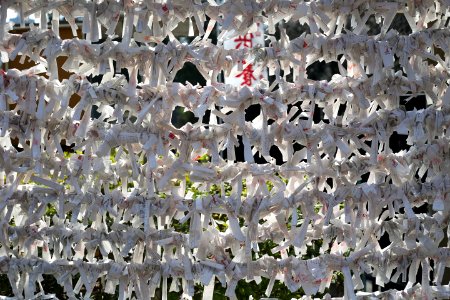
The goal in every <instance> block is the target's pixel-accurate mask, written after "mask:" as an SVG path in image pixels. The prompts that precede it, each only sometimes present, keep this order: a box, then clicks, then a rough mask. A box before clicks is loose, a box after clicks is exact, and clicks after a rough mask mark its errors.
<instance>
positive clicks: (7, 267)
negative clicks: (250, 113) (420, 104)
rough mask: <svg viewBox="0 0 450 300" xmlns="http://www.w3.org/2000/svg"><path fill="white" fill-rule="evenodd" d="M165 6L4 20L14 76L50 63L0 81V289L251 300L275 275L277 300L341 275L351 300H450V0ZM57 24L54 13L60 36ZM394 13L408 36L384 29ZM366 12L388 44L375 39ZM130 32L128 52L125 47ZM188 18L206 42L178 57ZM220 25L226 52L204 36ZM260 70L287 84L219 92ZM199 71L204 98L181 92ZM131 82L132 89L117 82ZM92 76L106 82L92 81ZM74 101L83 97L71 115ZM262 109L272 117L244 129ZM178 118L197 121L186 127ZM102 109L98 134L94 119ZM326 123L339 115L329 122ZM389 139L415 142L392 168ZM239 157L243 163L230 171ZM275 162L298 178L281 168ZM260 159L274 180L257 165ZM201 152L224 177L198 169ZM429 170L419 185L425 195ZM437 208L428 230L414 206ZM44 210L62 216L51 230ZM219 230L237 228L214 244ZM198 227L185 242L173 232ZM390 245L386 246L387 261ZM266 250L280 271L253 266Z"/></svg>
mask: <svg viewBox="0 0 450 300" xmlns="http://www.w3.org/2000/svg"><path fill="white" fill-rule="evenodd" d="M157 2H162V1H114V0H106V1H49V2H47V1H1V3H0V5H1V6H0V7H1V9H0V10H1V13H0V51H1V59H2V62H3V63H6V62H8V61H10V60H13V59H15V58H16V57H17V56H18V55H20V56H21V60H22V61H24V60H25V59H31V60H32V61H34V62H36V64H37V65H36V66H35V67H33V68H31V69H26V70H22V71H19V70H15V69H10V70H7V71H6V72H2V73H1V74H0V145H1V147H0V227H1V230H0V273H6V274H7V275H8V278H9V280H10V283H11V286H12V289H13V292H14V294H15V296H16V297H17V298H18V299H31V298H32V297H34V296H35V295H41V296H42V297H51V295H49V294H51V292H52V291H44V290H43V289H42V286H41V282H42V280H43V278H42V274H51V275H53V276H54V277H55V278H56V279H57V281H58V283H59V284H61V285H62V286H63V287H64V289H65V292H66V293H67V296H68V297H69V298H70V299H75V297H76V295H79V294H80V293H81V294H83V296H84V297H85V299H87V298H89V296H90V294H91V293H92V291H93V288H94V285H95V283H96V281H97V279H98V278H99V277H103V278H105V279H106V285H105V291H106V292H108V293H113V294H114V293H115V292H116V287H117V286H118V291H119V299H126V298H130V297H131V296H132V295H134V296H135V297H137V298H138V299H149V298H150V297H151V296H153V295H154V293H155V289H156V288H158V287H161V288H162V297H163V299H167V292H168V291H169V290H174V291H183V299H191V297H192V296H193V294H194V285H195V284H197V283H200V284H202V285H204V286H205V288H204V297H205V298H204V299H212V294H213V289H214V283H215V279H218V280H219V281H220V282H221V283H222V284H223V285H224V286H226V296H228V297H230V298H236V296H235V288H236V285H237V283H238V281H239V280H255V281H256V282H260V280H261V277H266V278H270V282H269V285H268V287H267V292H266V294H267V296H270V293H271V289H272V287H273V284H274V282H275V281H276V280H280V281H282V282H283V283H284V284H285V285H286V286H287V287H288V288H289V289H290V290H291V291H296V290H298V289H299V288H300V287H302V288H303V290H304V292H305V294H306V295H315V294H317V293H318V292H324V291H325V289H326V288H327V287H329V285H330V283H331V279H332V275H333V272H335V271H340V272H342V273H343V274H344V278H345V280H344V286H345V298H347V299H357V298H358V299H359V298H363V297H365V296H370V297H374V298H383V297H388V296H391V297H394V298H395V299H412V298H417V299H426V298H427V297H428V299H430V298H449V297H450V288H449V286H448V285H442V280H443V274H444V270H445V268H446V266H447V263H448V262H449V259H450V248H449V247H448V245H447V243H446V242H443V241H444V238H445V237H446V235H448V231H447V230H448V228H449V226H448V223H449V208H450V206H449V204H448V200H449V196H448V191H449V190H450V177H449V175H448V171H449V170H450V168H449V159H448V153H449V152H450V149H449V148H450V144H449V139H450V137H449V135H448V132H447V130H448V126H449V123H450V115H449V114H448V112H449V110H450V88H449V87H448V80H449V56H448V53H450V49H449V46H450V30H449V29H448V26H447V23H448V17H449V16H450V12H449V9H448V7H449V5H450V3H449V2H448V1H444V0H442V1H431V0H424V1H395V2H388V1H382V0H371V1H350V0H348V1H347V0H343V1H338V0H336V1H332V0H328V1H327V0H317V1H309V2H303V1H283V0H280V1H277V0H271V1H255V0H239V1H225V2H224V3H223V4H221V5H217V4H216V3H214V1H212V0H209V1H208V2H204V3H201V2H200V1H193V0H180V1H167V2H164V3H157ZM8 7H9V8H12V9H16V10H18V11H19V13H20V16H21V17H22V18H23V17H26V16H28V15H30V14H32V13H41V16H42V17H41V26H40V27H31V28H30V30H29V31H27V32H25V33H23V34H21V35H20V34H19V35H18V34H10V33H8V24H7V23H6V9H7V8H8ZM46 12H52V13H53V16H54V18H53V21H52V22H51V25H50V26H51V29H48V28H47V25H46V23H47V19H46V14H45V13H46ZM122 12H123V14H121V13H122ZM397 13H399V14H403V15H404V16H405V18H406V20H407V22H408V24H409V27H410V28H411V30H412V33H411V34H409V35H400V34H399V33H398V32H396V31H395V30H389V28H390V25H391V22H392V20H393V19H394V17H395V15H396V14H397ZM59 15H61V16H64V18H65V19H66V20H67V22H68V23H69V24H70V26H71V27H72V30H73V32H74V33H76V29H77V25H76V23H75V17H77V16H82V17H83V24H82V31H83V33H85V34H86V39H82V40H80V39H77V38H74V39H69V40H62V39H61V38H60V37H59V34H58V18H57V16H59ZM371 15H374V16H375V19H376V21H377V23H378V24H379V25H380V28H381V30H380V33H379V34H377V35H368V34H367V26H366V22H367V20H368V19H369V17H370V16H371ZM55 16H56V18H55ZM206 16H208V17H209V18H208V22H207V26H205V27H204V23H205V22H206ZM122 18H123V30H122V39H121V41H120V42H117V41H113V39H112V38H114V34H115V33H116V32H117V30H116V26H117V24H118V21H119V20H120V19H122ZM187 18H190V20H191V21H190V24H191V26H196V30H197V31H198V32H199V37H197V38H195V39H194V40H193V42H192V43H190V44H182V43H180V42H179V41H178V40H177V39H176V38H175V36H174V35H173V34H172V31H173V30H174V29H175V28H176V26H177V25H178V24H179V23H180V22H183V21H185V20H186V19H187ZM288 20H290V21H299V22H300V23H301V24H307V25H308V26H309V29H310V33H308V34H303V35H301V36H300V37H298V38H295V39H292V40H290V39H289V37H288V36H287V34H286V32H285V30H284V28H283V27H282V26H280V28H279V30H280V36H281V38H280V39H279V40H276V39H275V38H274V33H275V28H276V26H278V25H279V24H281V23H280V22H281V21H288ZM348 20H351V24H350V26H347V25H348V24H347V21H348ZM256 22H260V23H264V24H267V25H268V29H267V30H268V36H267V41H268V42H269V44H268V46H267V47H262V48H256V49H248V48H243V49H237V50H235V49H232V50H225V49H224V48H223V47H222V46H221V43H220V41H223V40H224V39H227V38H233V37H236V36H239V35H243V34H247V33H248V32H251V31H252V30H254V29H255V28H254V24H255V23H256ZM216 23H217V24H220V25H221V33H220V34H219V36H218V40H219V43H218V44H217V45H216V44H212V43H211V41H210V40H209V39H208V37H209V35H210V33H211V31H212V30H213V27H214V25H215V24H216ZM346 26H347V29H345V28H346ZM205 28H206V29H205ZM348 28H351V29H348ZM105 29H106V35H107V36H102V32H103V33H105ZM190 31H192V29H191V30H190ZM166 37H168V38H169V41H168V42H167V43H162V41H163V40H164V38H166ZM103 38H106V40H104V41H103V42H100V43H97V42H98V41H99V40H100V39H103ZM136 42H139V44H138V43H136ZM94 43H95V44H94ZM438 50H439V51H440V53H442V55H440V54H436V53H435V52H439V51H438ZM60 56H64V57H67V60H66V62H65V63H64V65H63V66H62V67H63V69H65V70H67V71H70V72H73V73H74V75H72V76H71V77H70V78H69V79H66V80H63V81H62V82H60V81H59V80H58V66H57V64H56V58H57V57H60ZM249 57H252V59H253V61H258V62H259V63H261V62H263V64H264V65H266V66H267V67H268V68H269V74H270V75H275V79H274V82H273V83H272V82H270V83H267V82H265V81H264V80H262V81H261V85H260V86H259V87H250V88H249V87H242V88H236V87H232V86H230V85H226V84H223V83H220V82H218V80H217V78H218V75H219V74H220V72H221V71H224V72H225V74H227V73H228V72H230V70H231V68H232V67H233V66H235V65H238V64H241V67H244V66H242V62H243V61H244V60H245V59H246V58H249ZM322 60H325V61H326V62H330V61H337V63H338V66H339V71H340V74H336V75H334V76H333V77H332V79H331V81H329V82H327V81H313V80H310V79H308V78H307V74H306V68H307V67H308V66H309V65H311V64H312V63H314V62H316V61H322ZM188 61H189V62H192V63H193V64H195V66H196V68H197V69H198V70H199V72H200V73H201V74H202V75H203V76H204V77H205V79H206V80H207V85H206V86H192V85H190V84H188V83H186V84H182V83H175V82H173V79H174V77H175V74H176V73H177V71H179V70H180V69H181V68H182V67H183V65H184V63H185V62H188ZM251 62H252V61H251V60H250V59H247V64H248V63H251ZM121 68H127V69H128V71H129V74H130V76H129V80H127V79H126V78H125V76H123V75H120V74H117V73H120V70H121ZM115 70H117V72H115ZM97 74H101V75H103V78H102V82H101V83H100V84H97V83H95V84H94V83H91V82H89V80H88V79H87V76H88V75H97ZM138 75H139V76H138ZM138 78H141V79H142V80H141V81H140V82H139V81H138ZM288 78H289V80H288ZM74 94H78V95H79V96H80V97H81V100H80V101H79V102H78V104H77V105H76V106H75V107H70V106H69V100H70V98H71V96H72V95H74ZM417 95H425V96H426V99H427V104H428V105H427V108H426V109H422V110H413V111H406V110H405V108H404V107H402V106H400V97H404V96H407V97H415V96H417ZM253 104H258V105H260V107H261V113H260V115H259V116H258V117H257V118H255V119H254V120H252V121H245V109H246V108H248V107H249V106H251V105H253ZM177 106H181V107H184V108H185V109H186V110H189V111H192V112H193V113H194V114H195V116H196V117H198V118H199V119H198V122H197V123H195V124H191V123H188V124H186V125H185V126H183V127H182V128H180V129H177V128H175V127H174V126H173V125H172V124H171V118H172V113H173V111H174V109H175V107H177ZM94 108H95V109H96V110H97V111H98V112H100V113H101V115H100V117H98V118H93V117H92V115H93V114H92V111H93V109H94ZM340 108H341V109H345V112H344V113H343V114H342V113H340V112H339V110H340ZM319 109H320V110H322V111H323V113H324V116H325V117H324V119H323V120H322V121H321V122H319V123H317V122H314V119H313V115H314V112H315V110H319ZM207 111H210V113H211V116H210V118H209V123H208V124H205V123H202V122H203V120H205V119H203V116H205V114H206V112H207ZM218 119H220V120H221V122H218V121H217V120H218ZM269 121H270V122H269ZM394 131H396V132H397V133H398V134H402V135H408V139H407V142H408V144H409V145H410V146H411V147H410V148H409V149H408V150H404V151H400V152H397V153H393V151H392V149H391V147H390V146H389V138H390V136H391V135H392V133H393V132H394ZM239 140H241V142H242V145H243V148H244V157H245V162H236V161H235V159H236V157H235V146H238V145H239ZM294 143H297V144H299V145H301V146H303V147H302V148H301V150H299V151H294ZM61 144H65V145H71V144H74V150H77V153H76V154H73V155H72V156H70V157H67V155H65V154H64V152H63V149H62V147H61ZM272 146H276V147H277V148H278V149H279V150H280V152H281V154H282V158H283V164H281V165H276V164H275V160H274V159H273V158H272V157H271V156H270V149H271V147H272ZM18 149H21V150H20V151H19V150H18ZM224 150H226V158H225V159H224V158H223V157H224V155H223V151H224ZM257 152H258V153H259V155H261V156H262V157H264V158H265V159H266V161H268V163H266V164H257V163H255V161H254V154H256V153H257ZM204 154H208V155H209V157H210V161H207V162H205V161H202V160H199V159H198V158H199V156H202V155H204ZM368 173H369V177H368V180H367V182H361V176H362V175H364V174H368ZM425 173H426V180H425V181H424V182H422V181H421V180H418V179H417V178H416V177H417V176H416V174H418V177H420V178H422V177H424V174H425ZM187 177H188V178H189V182H187V179H186V178H187ZM268 182H270V183H268ZM188 184H189V185H190V184H192V186H190V187H189V188H188ZM244 185H245V186H244ZM213 187H215V188H216V193H211V192H210V191H211V189H212V188H213ZM193 190H197V191H198V192H196V193H194V192H193ZM424 203H428V204H430V213H429V214H416V213H415V212H414V211H413V208H414V207H418V206H421V205H423V204H424ZM49 205H52V206H53V207H55V208H56V214H55V215H53V216H51V217H50V216H49V215H48V213H46V212H47V210H48V207H50V206H49ZM315 207H316V208H319V209H315ZM431 208H432V209H431ZM221 215H222V216H223V215H226V220H227V221H226V224H225V225H226V228H227V229H226V230H220V229H219V226H218V225H219V224H222V223H221V222H222V221H221V220H219V219H218V217H217V216H221ZM186 222H187V223H188V224H189V231H188V232H187V233H185V232H182V231H180V230H177V229H176V228H180V226H181V225H180V224H185V223H186ZM220 228H224V227H223V226H222V227H220ZM385 232H387V233H388V235H389V240H390V243H391V244H390V245H389V246H388V247H385V248H383V249H382V248H381V247H380V245H379V239H380V237H381V236H382V235H383V234H384V233H385ZM268 240H271V241H273V242H274V243H275V244H276V245H277V246H276V247H274V248H273V249H272V253H280V254H281V258H278V259H277V258H274V257H273V256H269V255H259V254H258V253H259V246H258V245H260V243H263V242H266V241H268ZM316 240H323V243H322V246H321V249H320V255H319V256H317V257H315V258H312V259H302V257H303V255H304V254H305V253H306V250H307V245H311V243H313V242H314V241H316ZM344 253H345V255H344ZM419 266H421V270H422V277H421V280H420V281H419V282H417V281H416V274H417V271H418V268H419ZM364 273H366V274H370V275H372V276H374V277H375V278H376V284H377V285H381V286H383V285H384V284H386V283H388V282H391V281H392V282H397V280H401V281H403V282H408V283H407V285H406V289H405V290H402V291H396V290H390V291H387V292H375V293H364V292H360V291H359V292H358V290H361V289H362V288H363V286H364V285H363V282H362V280H361V275H362V274H364ZM76 274H79V275H80V277H79V279H78V281H73V278H74V277H75V275H76ZM168 278H172V281H171V286H168Z"/></svg>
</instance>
